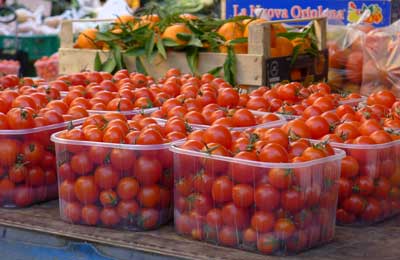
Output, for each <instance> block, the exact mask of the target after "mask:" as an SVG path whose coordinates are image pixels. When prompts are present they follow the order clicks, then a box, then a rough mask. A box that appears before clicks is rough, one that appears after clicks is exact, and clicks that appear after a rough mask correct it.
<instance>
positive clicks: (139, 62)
mask: <svg viewBox="0 0 400 260" xmlns="http://www.w3.org/2000/svg"><path fill="white" fill-rule="evenodd" d="M135 63H136V71H137V72H139V73H142V74H144V75H147V71H146V68H145V67H144V65H143V62H142V60H141V59H140V57H136V59H135Z"/></svg>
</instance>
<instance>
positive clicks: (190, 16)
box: [179, 14, 199, 21]
mask: <svg viewBox="0 0 400 260" xmlns="http://www.w3.org/2000/svg"><path fill="white" fill-rule="evenodd" d="M179 17H180V18H182V19H183V20H187V21H194V20H197V19H199V17H197V16H196V15H194V14H181V15H179Z"/></svg>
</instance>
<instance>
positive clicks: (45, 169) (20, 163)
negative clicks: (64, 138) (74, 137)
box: [0, 119, 84, 208]
mask: <svg viewBox="0 0 400 260" xmlns="http://www.w3.org/2000/svg"><path fill="white" fill-rule="evenodd" d="M83 120H84V119H78V120H74V121H72V122H63V123H59V124H54V125H48V126H42V127H37V128H31V129H21V130H0V139H1V142H0V147H1V149H0V165H1V169H2V171H1V179H0V206H1V207H7V208H22V207H27V206H30V205H33V204H36V203H39V202H44V201H49V200H53V199H57V198H58V192H57V174H56V172H57V166H56V154H55V149H54V148H55V147H54V144H53V143H52V142H51V141H50V136H51V134H53V133H55V132H58V131H61V130H63V129H65V128H66V127H67V126H68V125H70V124H71V123H72V125H79V124H81V123H82V122H83Z"/></svg>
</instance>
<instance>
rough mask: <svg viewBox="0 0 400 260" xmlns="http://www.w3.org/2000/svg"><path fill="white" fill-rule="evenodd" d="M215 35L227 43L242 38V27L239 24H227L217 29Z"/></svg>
mask: <svg viewBox="0 0 400 260" xmlns="http://www.w3.org/2000/svg"><path fill="white" fill-rule="evenodd" d="M217 33H218V34H219V35H221V36H222V37H224V38H225V40H227V41H229V40H233V39H237V38H241V37H243V27H242V26H241V25H240V24H239V23H235V22H227V23H224V24H223V25H222V26H221V27H220V28H219V29H218V31H217Z"/></svg>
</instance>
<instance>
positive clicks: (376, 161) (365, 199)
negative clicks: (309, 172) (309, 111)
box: [331, 141, 400, 226]
mask: <svg viewBox="0 0 400 260" xmlns="http://www.w3.org/2000/svg"><path fill="white" fill-rule="evenodd" d="M331 145H332V146H333V147H335V148H339V149H343V150H344V151H346V157H345V158H344V159H343V161H342V172H341V178H340V180H339V203H338V210H337V213H336V214H337V217H336V219H337V222H338V224H342V225H358V226H366V225H371V224H374V223H377V222H380V221H383V220H385V219H387V218H390V217H392V216H394V215H396V214H398V213H399V212H400V171H399V169H400V141H393V142H390V143H386V144H372V145H361V144H340V143H331Z"/></svg>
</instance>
